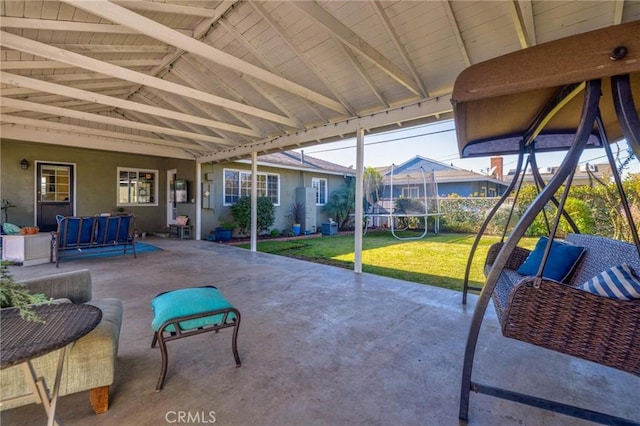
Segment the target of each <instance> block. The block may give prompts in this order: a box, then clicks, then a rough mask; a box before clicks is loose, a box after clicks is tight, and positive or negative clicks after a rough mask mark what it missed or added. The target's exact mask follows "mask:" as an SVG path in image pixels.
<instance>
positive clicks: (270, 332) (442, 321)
mask: <svg viewBox="0 0 640 426" xmlns="http://www.w3.org/2000/svg"><path fill="white" fill-rule="evenodd" d="M145 242H148V243H150V244H154V245H157V246H159V247H162V248H163V249H164V251H162V252H155V253H147V254H142V255H139V256H138V258H137V259H133V258H132V257H130V256H127V257H122V256H121V257H118V258H115V257H114V258H106V259H98V260H75V261H73V262H66V263H61V264H60V268H59V269H56V268H55V265H53V264H45V265H38V266H31V267H11V272H12V273H13V275H14V277H15V278H17V279H21V278H28V277H32V276H41V275H47V274H51V273H56V272H63V271H71V270H76V269H82V268H88V269H89V270H90V271H91V273H92V277H93V293H94V298H100V297H117V298H119V299H121V300H122V301H123V302H124V320H123V325H122V331H121V336H120V346H119V354H118V360H117V377H116V381H115V383H114V384H113V386H112V387H111V405H110V408H109V411H108V412H107V413H104V414H100V415H95V414H94V413H93V411H92V409H91V406H90V405H89V401H88V393H87V392H82V393H79V394H74V395H69V396H65V397H62V398H61V399H60V400H59V402H58V411H57V413H58V417H59V418H60V419H61V420H62V421H63V422H64V424H65V425H162V424H187V421H186V420H188V418H183V420H184V421H182V422H179V421H178V420H179V418H178V412H182V413H186V415H188V416H190V419H191V422H189V424H211V423H214V420H215V424H219V425H274V426H275V425H278V426H286V425H346V424H361V425H386V424H394V425H403V426H405V425H407V426H409V425H456V424H458V400H459V386H460V374H461V373H460V371H461V365H462V358H463V353H464V347H465V341H466V336H467V331H468V328H469V324H470V321H471V315H472V313H473V306H474V303H475V300H476V297H475V296H472V297H471V300H470V303H469V304H468V305H467V306H466V307H465V306H463V305H462V304H461V294H460V293H459V292H455V291H451V290H445V289H440V288H436V287H430V286H426V285H419V284H415V283H410V282H405V281H399V280H395V279H390V278H384V277H379V276H375V275H369V274H361V275H358V274H355V273H353V272H352V271H349V270H343V269H339V268H335V267H331V266H326V265H318V264H313V263H308V262H304V261H298V260H294V259H288V258H283V257H277V256H273V255H267V254H262V253H251V252H250V251H249V250H244V249H240V248H236V247H231V246H225V245H220V244H216V243H211V242H208V241H191V240H183V241H181V240H176V239H160V238H147V239H146V240H145ZM425 261H428V259H425ZM461 267H462V265H461ZM200 285H215V286H217V287H218V288H219V289H220V290H221V291H222V293H223V294H224V295H225V296H226V297H227V298H228V299H229V300H230V301H231V302H232V303H233V304H234V305H235V306H236V307H237V308H238V309H239V310H240V312H241V313H242V322H241V326H240V332H239V338H238V347H239V352H240V357H241V359H242V367H240V368H236V367H235V363H234V360H233V355H232V353H231V332H230V331H228V330H224V331H222V332H220V333H218V334H216V335H213V334H205V335H200V336H195V337H191V338H188V339H183V340H178V341H176V342H171V343H169V345H168V346H169V369H168V373H167V379H166V382H165V386H164V389H163V390H162V391H161V392H155V384H156V380H157V378H158V374H159V371H160V351H159V349H157V348H156V349H151V348H150V342H151V337H152V333H151V328H150V323H151V319H152V313H151V309H150V306H149V302H150V300H151V299H152V298H153V297H154V296H155V295H156V294H157V293H159V292H162V291H166V290H170V289H175V288H181V287H188V286H200ZM474 379H476V380H479V381H482V382H484V383H487V384H494V385H498V386H505V387H508V388H510V389H513V390H516V391H520V392H526V393H533V394H536V395H538V396H541V397H544V398H550V399H558V400H561V401H563V402H566V403H569V404H575V405H579V406H582V407H585V408H589V409H592V410H597V411H603V412H607V413H610V414H614V415H617V416H621V417H626V418H631V419H633V420H636V421H638V422H640V405H639V400H638V394H639V391H640V378H638V377H635V376H632V375H630V374H627V373H623V372H620V371H617V370H613V369H610V368H606V367H602V366H599V365H596V364H593V363H590V362H586V361H581V360H578V359H575V358H571V357H568V356H565V355H562V354H558V353H555V352H551V351H548V350H545V349H541V348H537V347H534V346H531V345H527V344H524V343H521V342H518V341H514V340H510V339H506V338H504V337H502V335H501V333H500V330H499V327H498V323H497V320H496V319H495V314H494V313H493V311H490V312H488V313H487V317H486V319H485V322H484V325H483V329H482V332H481V336H480V341H479V343H478V350H477V355H476V363H475V370H474ZM211 412H215V414H211ZM196 419H199V420H200V421H199V422H196V421H194V420H196ZM45 420H46V419H45V415H44V410H43V409H42V407H40V406H37V405H33V404H32V405H28V406H25V407H20V408H16V409H12V410H8V411H4V412H2V415H1V421H2V425H11V426H18V425H36V424H45ZM470 424H471V425H509V424H513V425H567V424H572V425H574V424H575V425H587V424H590V423H589V422H585V421H581V420H578V419H575V418H571V417H566V416H563V415H559V414H553V413H549V412H546V411H543V410H539V409H536V408H532V407H527V406H524V405H520V404H516V403H512V402H508V401H503V400H499V399H496V398H491V397H487V396H482V395H475V394H474V395H472V397H471V409H470Z"/></svg>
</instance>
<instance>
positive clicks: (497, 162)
mask: <svg viewBox="0 0 640 426" xmlns="http://www.w3.org/2000/svg"><path fill="white" fill-rule="evenodd" d="M502 161H503V160H502V157H491V169H492V170H494V171H493V173H492V174H491V176H493V177H494V178H496V179H498V180H503V177H504V176H503V175H502V173H503V171H502V168H503V167H504V166H503V164H502ZM494 167H495V169H494Z"/></svg>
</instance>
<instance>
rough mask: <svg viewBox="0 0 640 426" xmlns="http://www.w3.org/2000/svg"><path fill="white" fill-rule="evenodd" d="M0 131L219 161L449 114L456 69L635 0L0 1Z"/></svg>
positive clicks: (637, 4) (605, 17) (596, 19)
mask: <svg viewBox="0 0 640 426" xmlns="http://www.w3.org/2000/svg"><path fill="white" fill-rule="evenodd" d="M0 14H1V23H0V26H1V31H2V33H0V45H1V50H0V54H1V65H2V71H1V76H0V81H1V96H2V97H1V98H0V102H1V113H2V114H1V123H2V127H1V129H0V130H1V132H2V137H3V138H6V139H15V140H25V141H35V142H40V143H48V144H57V145H68V146H76V147H85V148H92V149H101V150H109V151H120V152H129V153H141V154H150V155H157V156H163V157H170V158H186V159H195V160H197V161H199V162H221V161H227V160H237V159H241V158H246V157H248V156H249V155H250V154H251V153H252V152H257V153H258V155H260V154H265V153H269V152H274V151H279V150H288V149H294V148H299V147H303V146H306V145H314V144H319V143H324V142H331V141H335V140H339V139H342V138H345V137H350V136H353V135H354V134H355V131H356V129H357V128H358V127H361V128H364V129H365V131H366V132H369V133H375V132H380V131H383V130H386V129H389V128H397V127H399V126H411V125H416V124H421V123H428V122H432V121H438V120H445V119H450V118H452V106H451V103H450V99H451V93H452V90H453V85H454V81H455V79H456V76H458V74H459V73H460V72H461V71H463V70H464V69H465V68H467V67H469V66H470V65H473V64H476V63H479V62H482V61H485V60H488V59H492V58H495V57H497V56H501V55H504V54H507V53H510V52H514V51H517V50H520V49H523V48H526V47H530V46H534V45H538V44H541V43H544V42H548V41H553V40H557V39H560V38H564V37H567V36H571V35H575V34H581V33H584V32H587V31H590V30H594V29H599V28H604V27H609V26H612V25H616V24H619V23H625V22H632V21H636V20H639V19H640V1H637V0H617V1H611V2H608V1H596V2H574V1H554V2H548V1H530V0H524V1H523V0H513V1H495V2H492V1H481V2H467V1H451V2H447V1H393V2H392V1H374V0H371V1H357V2H356V1H316V2H313V1H303V2H287V1H265V2H259V1H255V2H254V1H251V2H250V1H174V0H164V1H147V0H138V1H128V0H117V1H116V0H114V1H107V0H90V1H82V0H64V1H34V0H26V1H19V0H18V1H9V0H3V1H2V2H1V3H0Z"/></svg>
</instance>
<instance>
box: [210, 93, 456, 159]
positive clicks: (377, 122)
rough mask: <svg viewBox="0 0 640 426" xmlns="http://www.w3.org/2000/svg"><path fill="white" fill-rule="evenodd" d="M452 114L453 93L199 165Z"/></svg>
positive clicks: (213, 156) (267, 141)
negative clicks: (360, 128) (361, 130)
mask: <svg viewBox="0 0 640 426" xmlns="http://www.w3.org/2000/svg"><path fill="white" fill-rule="evenodd" d="M451 111H452V107H451V95H450V94H449V95H446V96H442V97H439V98H431V99H423V100H421V101H419V102H416V103H414V104H411V105H405V106H402V107H395V108H390V109H388V110H382V111H378V112H376V113H373V114H369V115H366V116H363V117H360V118H357V119H349V120H344V121H341V122H336V123H328V124H326V125H323V126H318V127H314V128H311V129H307V130H304V131H300V132H295V133H291V134H288V135H284V136H279V137H276V138H272V139H265V140H261V141H256V142H252V143H248V144H244V145H241V146H237V147H233V148H227V149H225V150H222V151H219V152H216V153H212V154H207V155H204V156H202V157H200V158H198V162H200V163H204V162H208V161H211V162H221V161H226V160H229V159H234V158H235V159H241V158H246V157H247V156H249V155H251V153H252V152H254V151H255V152H265V153H267V152H275V151H282V150H287V149H292V148H295V147H302V146H308V145H313V144H318V143H323V142H333V141H336V140H339V139H344V138H345V137H349V136H353V135H354V134H355V131H356V129H357V128H359V127H362V128H364V129H365V130H366V129H376V128H384V127H387V126H396V125H397V126H400V125H402V124H404V123H407V122H408V123H409V125H416V123H417V122H424V121H428V120H429V119H431V118H433V117H445V116H446V117H450V116H451Z"/></svg>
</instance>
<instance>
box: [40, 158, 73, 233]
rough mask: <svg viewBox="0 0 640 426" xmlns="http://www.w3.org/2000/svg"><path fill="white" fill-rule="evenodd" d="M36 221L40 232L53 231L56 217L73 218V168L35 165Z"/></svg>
mask: <svg viewBox="0 0 640 426" xmlns="http://www.w3.org/2000/svg"><path fill="white" fill-rule="evenodd" d="M37 164H38V166H37V181H36V182H37V188H36V194H37V195H36V216H37V218H36V220H37V226H38V227H39V228H40V231H55V230H56V229H57V227H58V226H57V222H56V216H57V215H62V216H73V212H74V210H73V206H74V204H75V203H74V195H75V194H74V191H73V188H74V185H73V182H74V166H73V165H71V164H55V163H37Z"/></svg>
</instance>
